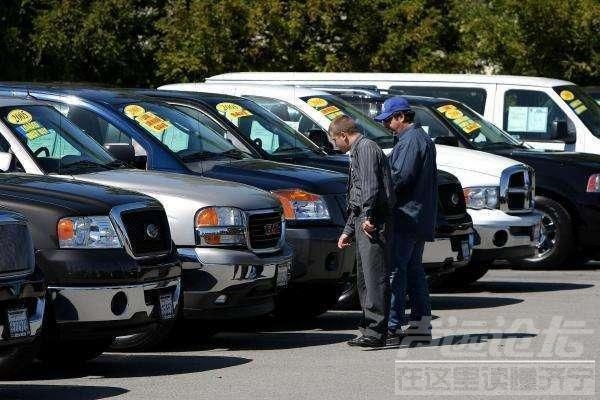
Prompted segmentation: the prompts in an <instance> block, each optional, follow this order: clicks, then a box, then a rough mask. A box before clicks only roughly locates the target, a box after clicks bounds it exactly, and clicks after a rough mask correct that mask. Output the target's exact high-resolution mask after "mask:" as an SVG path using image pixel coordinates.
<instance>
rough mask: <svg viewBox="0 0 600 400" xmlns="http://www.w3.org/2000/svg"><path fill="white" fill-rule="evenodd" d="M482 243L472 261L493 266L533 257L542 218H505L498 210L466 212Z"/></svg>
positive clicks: (532, 215)
mask: <svg viewBox="0 0 600 400" xmlns="http://www.w3.org/2000/svg"><path fill="white" fill-rule="evenodd" d="M468 212H469V215H471V218H472V219H473V226H474V227H475V230H476V231H477V233H478V234H479V236H480V238H481V243H480V244H479V245H476V246H475V248H474V250H473V256H472V260H473V261H477V262H492V261H494V260H502V259H522V258H527V257H531V256H533V255H534V254H535V251H536V248H537V245H538V244H539V239H540V225H541V218H542V214H540V213H539V212H537V211H532V212H530V213H526V214H506V213H505V212H503V211H500V210H468Z"/></svg>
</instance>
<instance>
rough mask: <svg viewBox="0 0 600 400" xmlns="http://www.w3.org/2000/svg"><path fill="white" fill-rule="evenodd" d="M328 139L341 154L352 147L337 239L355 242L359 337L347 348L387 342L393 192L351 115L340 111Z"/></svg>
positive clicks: (373, 147)
mask: <svg viewBox="0 0 600 400" xmlns="http://www.w3.org/2000/svg"><path fill="white" fill-rule="evenodd" d="M329 137H330V138H331V139H332V141H333V142H335V144H336V146H337V148H338V149H339V150H341V151H342V152H344V153H345V152H347V151H350V173H349V177H348V220H347V222H346V226H345V227H344V230H343V232H342V234H341V236H340V238H339V240H338V247H339V248H340V249H343V248H346V247H348V246H350V241H351V240H352V239H354V240H355V242H356V275H357V277H356V280H357V289H358V296H359V299H360V305H361V308H362V311H363V313H362V318H361V321H360V326H359V327H360V331H361V333H362V336H360V337H357V338H355V339H352V340H350V341H348V344H349V345H350V346H360V347H381V346H384V345H385V344H386V335H387V330H388V316H389V310H390V237H391V227H390V222H391V207H392V205H393V204H394V193H393V189H392V180H391V177H390V167H389V164H388V161H387V159H386V157H385V155H384V154H383V151H382V150H381V149H380V148H379V146H377V144H376V143H375V142H373V141H372V140H370V139H367V138H366V137H364V136H363V135H361V133H360V132H359V130H358V128H357V126H356V124H355V122H354V120H352V118H350V117H348V116H346V115H341V116H339V117H337V118H335V119H334V120H333V121H332V122H331V125H330V126H329Z"/></svg>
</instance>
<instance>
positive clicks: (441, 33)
mask: <svg viewBox="0 0 600 400" xmlns="http://www.w3.org/2000/svg"><path fill="white" fill-rule="evenodd" d="M0 34H1V35H2V38H3V41H2V43H1V44H0V46H1V48H0V49H1V50H2V55H3V56H2V57H1V58H0V78H1V79H21V80H27V79H28V80H61V81H92V82H101V83H106V84H114V85H122V86H148V85H156V84H159V83H164V82H172V81H196V80H201V79H203V78H204V77H206V76H209V75H213V74H218V73H222V72H228V71H248V70H260V71H286V70H287V71H391V72H472V73H482V72H487V73H506V74H528V75H539V76H549V77H556V78H564V79H568V80H573V81H575V82H578V83H580V84H591V83H594V82H596V83H597V82H600V2H599V1H598V0H573V1H569V2H567V1H564V0H487V1H486V0H448V1H439V0H403V1H399V0H289V1H283V0H261V1H259V0H150V1H142V0H102V1H100V0H91V1H84V0H20V1H19V0H7V1H5V2H3V13H2V17H0Z"/></svg>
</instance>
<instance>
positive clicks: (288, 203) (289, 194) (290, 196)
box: [272, 189, 321, 219]
mask: <svg viewBox="0 0 600 400" xmlns="http://www.w3.org/2000/svg"><path fill="white" fill-rule="evenodd" d="M272 193H273V194H274V195H275V196H277V198H278V199H279V201H280V202H281V206H282V207H283V215H284V216H285V219H296V207H295V206H294V203H295V202H305V203H311V202H317V201H320V200H321V196H319V195H316V194H312V193H308V192H305V191H303V190H300V189H281V190H275V191H273V192H272Z"/></svg>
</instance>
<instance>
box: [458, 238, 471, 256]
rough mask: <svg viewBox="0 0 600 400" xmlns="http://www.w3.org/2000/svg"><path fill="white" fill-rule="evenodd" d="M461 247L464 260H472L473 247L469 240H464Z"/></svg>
mask: <svg viewBox="0 0 600 400" xmlns="http://www.w3.org/2000/svg"><path fill="white" fill-rule="evenodd" d="M460 247H461V251H462V257H463V260H468V259H469V258H471V245H470V244H469V241H468V240H463V241H462V242H460Z"/></svg>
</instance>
